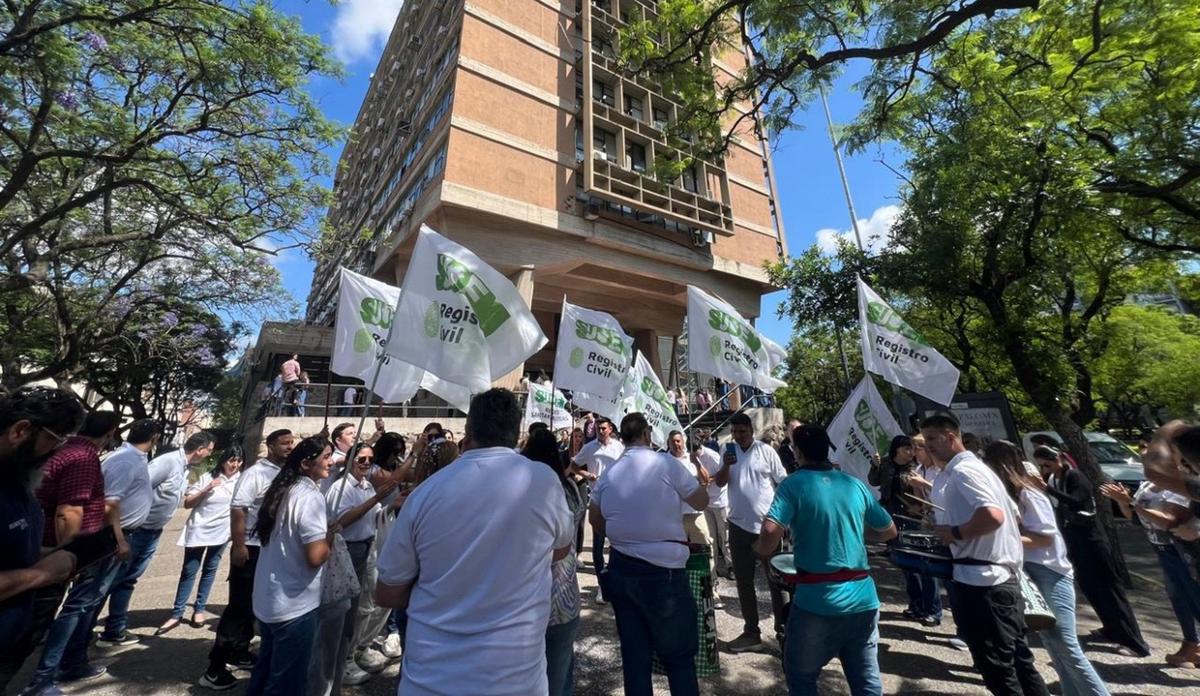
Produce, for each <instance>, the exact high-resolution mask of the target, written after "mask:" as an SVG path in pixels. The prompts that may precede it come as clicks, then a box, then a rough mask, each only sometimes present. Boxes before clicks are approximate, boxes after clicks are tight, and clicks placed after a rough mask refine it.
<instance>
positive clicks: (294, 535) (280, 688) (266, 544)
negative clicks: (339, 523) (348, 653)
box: [246, 437, 332, 696]
mask: <svg viewBox="0 0 1200 696" xmlns="http://www.w3.org/2000/svg"><path fill="white" fill-rule="evenodd" d="M331 453H332V447H331V446H330V444H329V441H328V440H326V439H325V438H323V437H309V438H305V439H304V440H302V441H301V442H300V444H298V445H296V447H295V448H294V449H293V450H292V452H291V454H289V455H288V458H287V461H286V462H285V463H284V465H283V467H282V468H280V470H279V473H278V474H277V475H276V476H275V479H274V480H273V481H272V482H271V485H270V487H269V488H267V492H266V495H264V496H263V502H262V507H261V508H260V509H259V512H258V520H257V522H256V523H255V525H254V530H253V533H254V534H255V535H257V536H258V538H259V540H260V542H261V543H262V551H261V552H260V554H259V558H258V566H257V568H256V569H255V571H254V600H253V603H254V616H255V617H256V618H257V619H258V622H259V626H260V628H261V629H262V644H261V646H260V648H259V656H258V662H257V663H256V664H255V665H254V671H253V672H252V673H251V675H250V685H249V686H248V687H247V689H246V693H247V694H248V695H249V696H259V695H270V696H276V695H278V696H300V695H301V694H304V693H305V692H306V689H307V686H308V670H309V665H310V662H311V657H312V653H313V649H314V640H313V635H314V634H315V633H316V630H317V623H318V611H319V609H320V605H321V577H322V570H323V569H324V565H325V562H326V561H327V560H329V553H330V548H331V547H330V541H331V538H330V533H329V529H328V525H327V518H326V514H325V497H324V496H323V495H321V489H320V486H318V483H319V482H320V481H322V480H324V479H325V478H327V477H328V476H329V458H330V455H331ZM319 648H324V646H319Z"/></svg>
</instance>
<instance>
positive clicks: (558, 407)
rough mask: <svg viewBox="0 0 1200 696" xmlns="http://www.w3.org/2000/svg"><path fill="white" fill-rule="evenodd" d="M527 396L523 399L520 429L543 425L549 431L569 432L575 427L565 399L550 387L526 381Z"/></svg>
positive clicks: (560, 393)
mask: <svg viewBox="0 0 1200 696" xmlns="http://www.w3.org/2000/svg"><path fill="white" fill-rule="evenodd" d="M525 384H526V386H528V387H529V395H528V396H527V397H526V398H525V419H524V422H523V423H522V426H521V429H522V430H526V429H528V428H529V426H530V425H532V424H533V423H545V424H546V425H548V426H550V429H551V430H561V429H563V428H566V429H567V430H570V429H571V428H573V427H575V419H574V418H572V417H571V411H570V410H569V409H568V408H567V399H566V397H564V396H563V394H562V392H560V391H559V390H557V389H555V390H553V391H551V389H550V387H543V386H542V385H540V384H538V383H536V382H533V381H530V380H526V382H525Z"/></svg>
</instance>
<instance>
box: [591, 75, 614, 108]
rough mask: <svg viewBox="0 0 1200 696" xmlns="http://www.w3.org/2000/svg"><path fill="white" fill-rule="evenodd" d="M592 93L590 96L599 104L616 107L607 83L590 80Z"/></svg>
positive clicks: (611, 89)
mask: <svg viewBox="0 0 1200 696" xmlns="http://www.w3.org/2000/svg"><path fill="white" fill-rule="evenodd" d="M592 92H593V95H592V96H593V97H594V98H595V99H596V101H598V102H600V103H601V104H607V105H609V106H615V105H616V100H615V98H614V97H613V88H612V85H610V84H608V83H607V82H602V81H600V80H592Z"/></svg>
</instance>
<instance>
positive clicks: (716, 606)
mask: <svg viewBox="0 0 1200 696" xmlns="http://www.w3.org/2000/svg"><path fill="white" fill-rule="evenodd" d="M724 608H725V602H723V601H721V600H720V599H719V598H718V599H716V600H713V609H724Z"/></svg>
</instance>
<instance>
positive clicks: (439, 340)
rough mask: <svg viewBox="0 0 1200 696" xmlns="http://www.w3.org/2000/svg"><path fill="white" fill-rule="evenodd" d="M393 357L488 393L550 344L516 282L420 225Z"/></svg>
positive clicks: (406, 277)
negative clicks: (499, 381)
mask: <svg viewBox="0 0 1200 696" xmlns="http://www.w3.org/2000/svg"><path fill="white" fill-rule="evenodd" d="M396 321H398V322H400V325H401V326H403V327H404V328H405V330H404V331H399V332H397V334H396V336H395V337H394V338H393V339H392V342H391V343H389V344H388V346H387V351H388V353H389V354H391V355H394V356H396V357H398V358H399V359H401V360H404V361H406V362H409V363H411V364H413V365H416V366H418V367H421V368H424V369H425V370H428V371H429V372H431V373H433V374H434V376H436V377H437V378H438V379H440V380H443V381H445V382H449V383H451V384H456V385H460V386H462V387H465V388H467V389H468V390H469V391H470V392H472V393H479V392H483V391H486V390H487V389H488V388H490V387H491V384H492V381H493V380H496V379H499V378H500V377H502V376H504V375H505V374H508V373H509V372H511V371H512V370H513V369H514V368H516V367H517V366H518V365H520V364H521V363H523V362H525V360H526V359H527V358H529V357H530V356H531V355H533V354H534V353H536V352H537V351H539V350H541V348H542V346H544V345H546V336H545V335H543V334H542V330H541V328H539V327H538V323H537V321H535V320H534V318H533V313H532V312H531V311H530V310H529V306H528V305H526V304H525V301H524V300H523V299H522V298H521V295H520V293H518V292H517V289H516V288H515V287H514V286H513V284H512V282H511V281H509V280H508V278H505V277H504V276H503V275H501V274H500V272H499V271H497V270H496V269H494V268H492V267H491V266H489V265H487V264H486V263H484V262H483V261H482V260H481V259H480V258H479V257H478V256H476V255H475V254H473V253H472V252H471V251H470V250H468V249H467V248H466V247H463V246H461V245H459V244H455V243H454V242H452V241H450V240H449V239H446V238H445V237H443V236H441V235H440V234H438V233H437V232H434V231H433V230H431V229H429V228H428V227H426V226H424V225H422V226H421V231H420V232H419V233H418V237H417V242H416V246H415V248H414V249H413V255H412V259H411V260H410V261H409V263H408V271H407V272H406V273H405V275H404V289H403V292H402V293H401V299H400V305H399V308H398V309H397V311H396Z"/></svg>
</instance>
